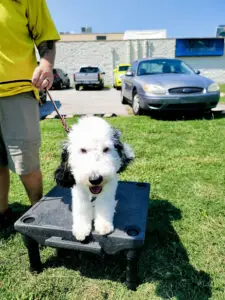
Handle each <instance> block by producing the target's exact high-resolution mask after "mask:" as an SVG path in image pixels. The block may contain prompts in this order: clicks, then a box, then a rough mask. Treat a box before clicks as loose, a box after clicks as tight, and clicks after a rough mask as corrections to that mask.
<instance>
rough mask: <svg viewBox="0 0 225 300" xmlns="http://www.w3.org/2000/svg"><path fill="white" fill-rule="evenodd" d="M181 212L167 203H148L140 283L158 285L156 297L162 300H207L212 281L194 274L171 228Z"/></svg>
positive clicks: (195, 272)
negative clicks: (172, 299) (173, 298)
mask: <svg viewBox="0 0 225 300" xmlns="http://www.w3.org/2000/svg"><path fill="white" fill-rule="evenodd" d="M181 218H182V215H181V211H180V210H179V209H177V208H176V207H175V206H173V205H172V204H171V203H170V202H169V201H166V200H154V201H151V202H150V209H149V216H148V224H147V232H146V241H145V247H144V251H143V254H142V257H141V263H140V274H141V276H142V282H157V288H156V294H157V295H158V296H160V297H162V299H170V298H172V297H175V299H179V300H187V299H196V300H197V299H201V300H203V299H209V298H210V296H211V280H210V277H209V275H208V274H206V273H205V272H203V271H197V270H196V269H195V268H194V267H193V266H192V265H191V264H190V262H189V258H188V254H187V251H186V249H185V248H184V246H183V245H182V242H181V240H180V238H179V236H178V234H177V233H176V231H175V229H174V228H173V225H172V221H176V220H180V219H181Z"/></svg>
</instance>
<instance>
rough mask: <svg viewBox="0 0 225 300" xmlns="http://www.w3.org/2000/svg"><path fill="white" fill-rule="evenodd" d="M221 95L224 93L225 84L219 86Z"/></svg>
mask: <svg viewBox="0 0 225 300" xmlns="http://www.w3.org/2000/svg"><path fill="white" fill-rule="evenodd" d="M219 86H220V91H221V93H225V83H221V84H219Z"/></svg>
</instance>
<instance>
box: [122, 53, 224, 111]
mask: <svg viewBox="0 0 225 300" xmlns="http://www.w3.org/2000/svg"><path fill="white" fill-rule="evenodd" d="M199 74H200V72H199V71H194V70H193V69H192V68H191V67H189V66H188V65H187V64H185V63H184V62H183V61H182V60H178V59H163V58H160V59H141V60H137V61H135V62H134V63H133V64H132V66H131V68H130V69H129V70H128V71H127V73H126V74H125V75H124V76H123V78H122V88H121V101H122V103H123V104H125V103H127V102H128V103H130V104H131V105H132V108H133V112H134V114H135V115H139V114H141V113H143V112H144V111H149V110H150V111H153V110H154V111H169V110H176V111H177V110H182V111H184V110H189V111H199V112H208V111H210V110H211V109H212V108H214V107H215V106H216V105H217V103H218V101H219V98H220V90H219V86H218V85H217V84H216V83H215V82H213V81H212V80H211V79H209V78H206V77H203V76H201V75H199Z"/></svg>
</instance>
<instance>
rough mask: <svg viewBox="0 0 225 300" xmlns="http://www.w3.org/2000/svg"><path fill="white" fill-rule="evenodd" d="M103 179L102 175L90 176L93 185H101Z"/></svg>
mask: <svg viewBox="0 0 225 300" xmlns="http://www.w3.org/2000/svg"><path fill="white" fill-rule="evenodd" d="M102 180H103V177H102V176H101V175H91V176H90V177H89V181H90V183H91V184H93V185H99V184H100V183H101V182H102Z"/></svg>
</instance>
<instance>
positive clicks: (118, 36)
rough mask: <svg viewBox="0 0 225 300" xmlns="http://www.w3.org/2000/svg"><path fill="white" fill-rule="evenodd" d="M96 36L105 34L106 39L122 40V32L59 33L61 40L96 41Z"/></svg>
mask: <svg viewBox="0 0 225 300" xmlns="http://www.w3.org/2000/svg"><path fill="white" fill-rule="evenodd" d="M97 36H105V37H106V40H107V41H119V40H123V36H124V33H77V34H61V35H60V37H61V42H77V41H79V42H84V41H96V40H97Z"/></svg>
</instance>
